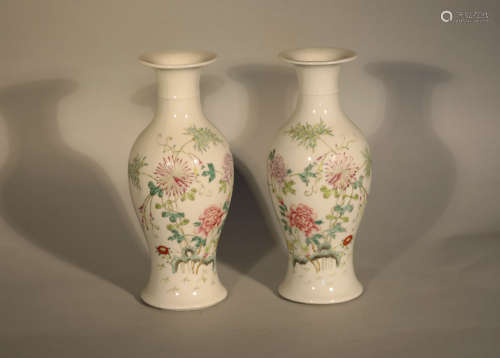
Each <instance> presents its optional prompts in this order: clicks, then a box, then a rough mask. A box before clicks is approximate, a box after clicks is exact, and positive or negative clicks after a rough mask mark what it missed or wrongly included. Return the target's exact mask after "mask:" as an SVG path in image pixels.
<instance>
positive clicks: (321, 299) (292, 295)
mask: <svg viewBox="0 0 500 358" xmlns="http://www.w3.org/2000/svg"><path fill="white" fill-rule="evenodd" d="M301 291H302V290H297V289H296V288H294V287H290V285H288V284H285V283H283V284H281V285H280V286H279V287H278V293H279V294H280V296H281V297H283V298H284V299H287V300H289V301H293V302H299V303H306V304H313V305H328V304H334V303H342V302H348V301H352V300H354V299H356V298H358V297H359V296H361V295H362V294H363V286H362V285H361V284H360V283H359V282H358V283H357V284H356V285H355V287H354V288H352V289H350V290H349V291H344V292H337V293H335V292H334V291H333V292H330V291H329V292H317V290H316V289H314V288H311V289H309V290H305V291H302V292H301Z"/></svg>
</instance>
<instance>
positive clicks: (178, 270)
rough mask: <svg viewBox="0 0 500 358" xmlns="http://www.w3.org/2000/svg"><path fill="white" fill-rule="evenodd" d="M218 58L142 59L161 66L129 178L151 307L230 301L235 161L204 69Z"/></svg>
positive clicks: (162, 55)
mask: <svg viewBox="0 0 500 358" xmlns="http://www.w3.org/2000/svg"><path fill="white" fill-rule="evenodd" d="M215 58H216V55H215V54H213V53H210V52H202V51H167V52H159V53H149V54H145V55H143V56H141V57H140V61H141V63H143V64H144V65H147V66H149V67H152V68H154V69H156V73H157V81H158V99H157V109H156V114H155V117H154V119H153V120H152V122H151V123H150V124H149V125H148V126H147V127H146V129H145V130H144V131H143V132H142V133H141V134H140V135H139V137H138V138H137V140H136V141H135V144H134V146H133V147H132V150H131V152H130V158H129V163H128V177H129V187H130V194H131V197H132V202H133V204H134V207H135V211H136V214H137V217H138V218H139V221H140V224H141V226H142V229H143V231H144V235H145V236H146V240H147V243H148V247H149V252H150V256H151V274H150V277H149V282H148V283H147V285H146V288H145V289H144V290H143V292H142V294H141V297H142V299H143V300H144V301H145V302H146V303H148V304H149V305H151V306H155V307H158V308H164V309H173V310H191V309H199V308H203V307H208V306H211V305H214V304H216V303H218V302H220V301H221V300H223V299H224V298H225V297H226V296H227V291H226V289H225V288H224V287H223V286H222V284H221V283H220V281H219V277H218V275H217V270H216V262H215V256H216V250H217V244H218V242H219V238H220V235H221V230H222V227H223V225H224V221H225V219H226V215H227V213H228V210H229V203H230V201H231V194H232V190H233V176H234V171H233V158H232V155H231V152H230V151H229V146H228V143H227V142H226V140H225V139H224V137H223V136H222V134H221V133H220V132H219V131H218V130H217V129H216V128H215V127H214V126H213V125H212V124H211V123H210V122H209V121H208V120H207V119H206V118H205V116H204V115H203V113H202V110H201V103H200V96H199V78H200V70H201V67H203V66H205V65H208V64H210V63H212V62H214V61H215Z"/></svg>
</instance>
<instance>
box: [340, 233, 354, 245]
mask: <svg viewBox="0 0 500 358" xmlns="http://www.w3.org/2000/svg"><path fill="white" fill-rule="evenodd" d="M351 241H352V235H349V236H347V237H346V238H345V239H344V241H342V244H343V245H344V246H347V245H349V244H350V243H351Z"/></svg>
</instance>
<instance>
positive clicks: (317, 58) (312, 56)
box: [278, 47, 357, 66]
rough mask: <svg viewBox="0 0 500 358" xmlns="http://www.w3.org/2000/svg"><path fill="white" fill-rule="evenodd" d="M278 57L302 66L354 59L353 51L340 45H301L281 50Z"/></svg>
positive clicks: (334, 63) (337, 62)
mask: <svg viewBox="0 0 500 358" xmlns="http://www.w3.org/2000/svg"><path fill="white" fill-rule="evenodd" d="M278 57H279V58H280V59H281V60H283V61H285V62H288V63H291V64H294V65H303V66H319V65H336V64H339V63H345V62H349V61H352V60H354V59H355V58H356V57H357V54H356V52H355V51H353V50H350V49H346V48H340V47H301V48H294V49H289V50H285V51H282V52H280V53H279V54H278Z"/></svg>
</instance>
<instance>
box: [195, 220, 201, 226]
mask: <svg viewBox="0 0 500 358" xmlns="http://www.w3.org/2000/svg"><path fill="white" fill-rule="evenodd" d="M193 225H194V226H200V225H201V222H199V221H197V222H195V223H194V224H193Z"/></svg>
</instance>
